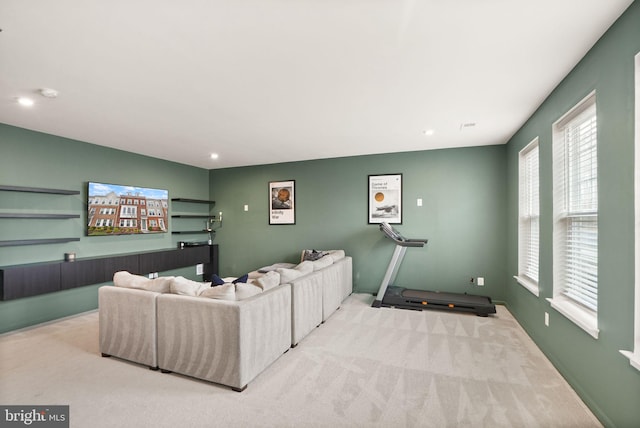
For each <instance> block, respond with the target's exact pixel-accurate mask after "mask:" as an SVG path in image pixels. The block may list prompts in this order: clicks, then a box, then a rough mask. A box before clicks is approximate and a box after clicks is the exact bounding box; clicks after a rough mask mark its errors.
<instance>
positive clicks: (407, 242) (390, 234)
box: [380, 222, 429, 247]
mask: <svg viewBox="0 0 640 428" xmlns="http://www.w3.org/2000/svg"><path fill="white" fill-rule="evenodd" d="M380 230H381V231H382V232H383V233H384V235H385V236H386V237H387V238H389V239H391V240H392V241H393V242H395V243H396V245H400V246H401V247H424V246H425V244H426V243H427V242H428V241H429V240H428V239H407V238H405V237H404V236H402V235H401V234H400V232H398V231H397V230H396V229H394V228H393V227H391V226H390V225H389V223H384V222H383V223H380Z"/></svg>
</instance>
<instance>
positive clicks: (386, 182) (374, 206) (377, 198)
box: [367, 174, 402, 224]
mask: <svg viewBox="0 0 640 428" xmlns="http://www.w3.org/2000/svg"><path fill="white" fill-rule="evenodd" d="M367 194H368V215H367V223H368V224H380V223H383V222H384V223H389V224H402V174H377V175H369V176H368V185H367Z"/></svg>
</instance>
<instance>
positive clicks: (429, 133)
mask: <svg viewBox="0 0 640 428" xmlns="http://www.w3.org/2000/svg"><path fill="white" fill-rule="evenodd" d="M435 133H436V131H434V130H433V129H427V130H426V131H424V135H426V136H427V137H431V136H432V135H433V134H435Z"/></svg>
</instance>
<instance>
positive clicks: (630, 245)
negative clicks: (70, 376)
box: [0, 2, 640, 428]
mask: <svg viewBox="0 0 640 428" xmlns="http://www.w3.org/2000/svg"><path fill="white" fill-rule="evenodd" d="M639 51H640V4H639V3H638V2H634V3H633V4H632V5H631V6H630V8H629V10H628V11H627V12H626V13H625V14H624V15H623V16H622V17H621V18H620V19H619V20H618V22H617V23H616V24H615V25H614V26H613V27H612V28H611V29H610V31H609V32H608V33H607V34H606V35H605V36H604V37H603V38H602V39H601V40H600V41H599V42H598V43H597V45H596V46H595V47H594V48H593V49H592V51H591V52H590V53H589V54H588V55H587V56H586V57H585V58H584V59H583V61H581V63H580V64H578V66H577V67H576V68H575V69H574V70H573V71H572V72H571V73H570V75H569V76H567V78H566V79H565V80H564V81H563V82H562V83H561V84H560V85H559V86H558V87H557V88H556V89H555V90H554V91H553V93H552V94H551V95H550V96H549V97H548V99H547V100H546V101H545V102H544V103H543V104H542V105H541V106H540V108H539V109H538V110H537V111H536V112H535V114H534V115H533V116H532V117H531V118H530V120H528V121H527V123H526V124H525V125H524V126H523V127H522V128H521V129H520V130H519V131H518V132H517V133H516V134H515V135H514V137H513V138H512V139H511V140H510V141H509V143H508V144H507V145H506V146H505V145H499V146H498V145H496V146H488V147H474V148H463V149H447V150H434V151H420V152H411V153H395V154H385V155H371V156H361V157H350V158H338V159H324V160H314V161H306V162H294V163H285V164H277V165H261V166H252V167H243V168H230V169H220V170H211V171H206V170H203V169H199V168H194V167H188V166H185V165H180V164H176V163H172V162H168V161H163V160H158V159H153V158H149V157H144V156H139V155H135V154H132V153H128V152H123V151H118V150H113V149H108V148H104V147H100V146H95V145H91V144H87V143H82V142H78V141H73V140H68V139H64V138H59V137H54V136H51V135H45V134H41V133H38V132H32V131H28V130H24V129H19V128H15V127H11V126H7V125H2V124H0V149H1V153H2V156H1V157H0V184H5V185H19V186H34V187H53V188H65V189H76V190H80V191H81V194H80V195H78V196H52V195H31V194H13V193H10V192H1V194H0V211H2V210H3V211H15V210H16V207H21V208H28V209H30V210H36V211H37V210H41V211H42V212H47V211H52V210H53V211H56V212H65V213H66V212H79V213H81V214H82V216H81V218H80V219H78V220H75V219H74V220H64V221H58V220H56V221H52V220H47V221H46V222H45V221H43V222H38V221H34V220H30V221H27V220H7V219H4V220H2V221H0V236H2V238H0V239H19V238H29V237H44V238H47V237H60V236H77V237H80V238H81V240H80V241H79V242H71V243H68V244H59V245H58V244H56V245H40V246H25V247H0V265H2V266H4V265H12V264H23V263H31V262H40V261H48V260H60V259H61V258H62V257H63V254H64V253H65V252H69V251H75V252H76V253H77V254H78V257H91V256H97V255H106V254H117V253H123V252H135V251H145V250H153V249H161V248H171V247H174V246H175V245H176V243H177V241H178V240H179V239H178V238H176V237H175V236H172V235H170V234H166V235H162V236H158V235H153V236H142V237H91V238H89V237H86V236H84V223H85V221H86V215H85V214H84V213H85V211H86V202H85V200H86V183H87V181H90V180H95V181H104V182H110V183H117V184H135V185H141V186H146V187H157V188H166V189H169V192H170V197H190V198H200V199H207V198H209V197H210V198H212V199H214V200H216V201H217V203H216V208H215V211H216V212H218V211H222V212H223V213H224V224H223V227H222V229H220V230H219V231H218V233H217V237H216V243H218V244H219V245H220V250H221V251H220V273H221V274H222V275H240V274H242V273H245V272H247V271H249V270H253V269H255V268H256V267H259V266H262V265H266V264H271V263H273V262H275V261H289V262H297V261H298V259H299V254H300V251H301V250H302V249H308V248H316V249H334V248H343V249H345V250H346V251H347V253H348V254H349V255H351V256H353V258H354V286H355V288H356V290H358V291H361V292H372V293H373V292H375V291H376V290H377V289H378V286H379V284H380V281H381V279H382V276H383V274H384V271H385V269H386V266H387V263H388V261H389V259H390V257H391V254H392V252H393V245H392V244H391V243H390V242H389V241H388V240H386V239H385V238H384V237H383V236H382V234H381V233H380V232H379V231H378V228H377V226H375V225H368V224H367V176H368V175H369V174H392V173H402V174H403V179H404V198H403V200H404V222H403V224H402V225H399V226H397V228H398V229H399V230H400V231H401V232H402V233H403V234H405V235H406V236H408V237H420V238H422V237H424V238H428V239H429V243H428V245H427V246H426V247H425V248H424V249H409V251H408V252H407V256H406V258H405V261H404V264H403V266H402V268H401V269H400V273H399V275H398V281H397V282H398V283H399V284H405V285H408V286H411V287H413V288H419V289H438V290H446V291H457V292H465V291H466V292H472V293H479V294H487V295H490V296H492V297H493V298H494V300H497V301H504V302H506V303H507V305H508V307H509V309H510V310H511V311H512V312H513V313H514V315H515V316H516V317H517V318H518V320H519V322H520V323H521V324H522V326H523V327H524V328H525V330H526V331H527V332H528V334H529V335H530V336H531V337H532V338H533V339H534V340H535V341H536V343H537V344H538V345H539V347H540V348H541V349H542V350H543V352H545V354H546V355H547V356H548V357H549V358H550V359H551V361H552V362H553V363H554V365H555V366H556V367H557V368H558V369H559V370H560V372H561V373H562V374H563V376H565V378H566V379H567V380H568V381H569V382H570V383H571V384H572V386H573V387H574V388H575V389H576V391H577V392H578V393H579V394H580V395H581V397H582V398H583V399H584V400H585V402H586V403H587V404H588V405H589V407H590V408H591V409H592V410H593V411H594V412H595V413H596V415H597V416H598V417H599V418H600V420H601V421H603V423H604V424H605V425H606V426H611V427H621V428H625V427H632V426H638V422H639V421H640V406H639V405H638V404H639V403H640V401H639V400H640V372H638V371H637V370H635V369H634V368H632V367H631V365H630V364H629V361H628V360H627V359H626V358H625V357H623V356H622V355H621V354H620V353H619V350H620V349H626V350H630V349H632V347H633V334H634V332H633V310H634V308H633V299H634V242H633V236H634V217H633V216H634V205H633V196H634V195H633V168H634V165H633V158H634V147H633V126H634V124H633V109H634V107H633V106H634V100H633V58H634V55H635V54H636V53H637V52H639ZM593 89H596V90H597V109H598V127H599V135H598V137H599V152H598V155H599V173H600V174H599V175H600V177H599V183H600V188H599V189H600V220H599V222H600V223H599V227H600V235H599V252H600V261H599V275H600V281H599V282H600V296H599V327H600V337H599V338H598V339H597V340H596V339H593V338H592V337H591V336H589V335H587V334H586V333H585V332H583V331H582V330H581V329H579V328H578V327H577V326H575V325H574V324H573V323H571V322H570V321H568V320H567V319H565V318H564V317H563V316H562V315H560V314H558V313H557V312H556V311H554V310H553V309H552V308H551V307H550V305H549V303H548V302H547V301H546V300H545V299H546V298H547V297H550V296H551V295H552V291H551V286H552V241H551V238H552V222H551V215H552V193H551V188H552V182H551V159H552V156H551V124H552V123H553V122H554V121H555V120H556V119H558V118H559V117H560V116H561V115H562V114H563V113H564V112H566V111H567V110H568V109H569V108H571V107H572V106H573V105H575V104H576V103H577V102H578V101H580V100H581V99H582V98H583V97H584V96H585V95H587V94H588V93H589V92H590V91H592V90H593ZM536 136H537V137H539V138H540V156H541V158H540V161H541V166H540V173H541V214H542V218H541V251H542V253H541V272H540V278H541V280H540V287H541V293H540V297H535V296H534V295H533V294H531V293H529V292H528V291H526V290H525V289H524V288H522V287H521V286H519V285H517V284H516V282H515V281H514V280H513V278H512V276H513V275H514V274H516V272H517V212H518V174H517V169H518V151H519V150H520V149H521V148H522V147H524V146H525V145H526V144H528V143H529V142H530V141H531V140H532V139H533V138H535V137H536ZM496 143H499V142H496ZM290 179H293V180H296V203H297V211H296V212H297V221H296V224H295V225H286V226H269V225H268V217H267V214H268V182H269V181H281V180H290ZM417 198H422V199H423V202H424V204H423V206H422V207H417V206H416V199H417ZM244 205H248V206H249V210H248V211H244V210H243V206H244ZM40 206H42V208H39V207H40ZM34 222H35V223H34ZM172 227H174V226H173V224H172ZM178 236H180V235H178ZM188 238H189V239H190V240H200V239H203V237H201V236H190V237H188ZM180 239H184V237H183V236H180ZM190 270H191V269H189V270H180V271H176V272H171V273H172V274H183V275H185V276H191V277H193V276H194V272H190ZM472 276H474V277H477V276H484V277H485V279H486V286H485V287H484V288H479V287H473V286H471V285H469V278H470V277H472ZM98 286H99V285H95V286H89V287H82V288H79V289H75V290H68V291H64V292H59V293H51V294H47V295H43V296H37V297H33V298H27V299H19V300H16V301H10V302H0V332H3V331H9V330H13V329H17V328H20V327H24V326H28V325H33V324H36V323H39V322H43V321H47V320H52V319H56V318H60V317H63V316H66V315H71V314H75V313H80V312H83V311H86V310H90V309H94V308H95V307H96V306H97V291H96V290H97V288H98ZM545 312H548V313H549V315H550V327H545V326H544V313H545Z"/></svg>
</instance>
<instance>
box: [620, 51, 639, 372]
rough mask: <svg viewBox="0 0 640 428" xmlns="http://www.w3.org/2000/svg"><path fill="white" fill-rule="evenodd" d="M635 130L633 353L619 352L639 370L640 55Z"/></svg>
mask: <svg viewBox="0 0 640 428" xmlns="http://www.w3.org/2000/svg"><path fill="white" fill-rule="evenodd" d="M635 119H636V129H635V133H636V136H635V139H636V142H635V152H636V153H635V189H634V192H635V206H636V219H635V226H636V235H635V238H636V248H635V250H636V251H635V253H636V255H635V257H636V279H635V283H636V286H635V305H634V306H635V326H634V336H633V338H634V339H633V342H634V343H633V348H634V351H633V352H631V351H620V352H621V353H622V354H623V355H624V356H625V357H627V358H629V360H630V361H631V365H632V366H633V367H635V368H636V369H638V370H640V53H639V54H637V55H636V118H635Z"/></svg>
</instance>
